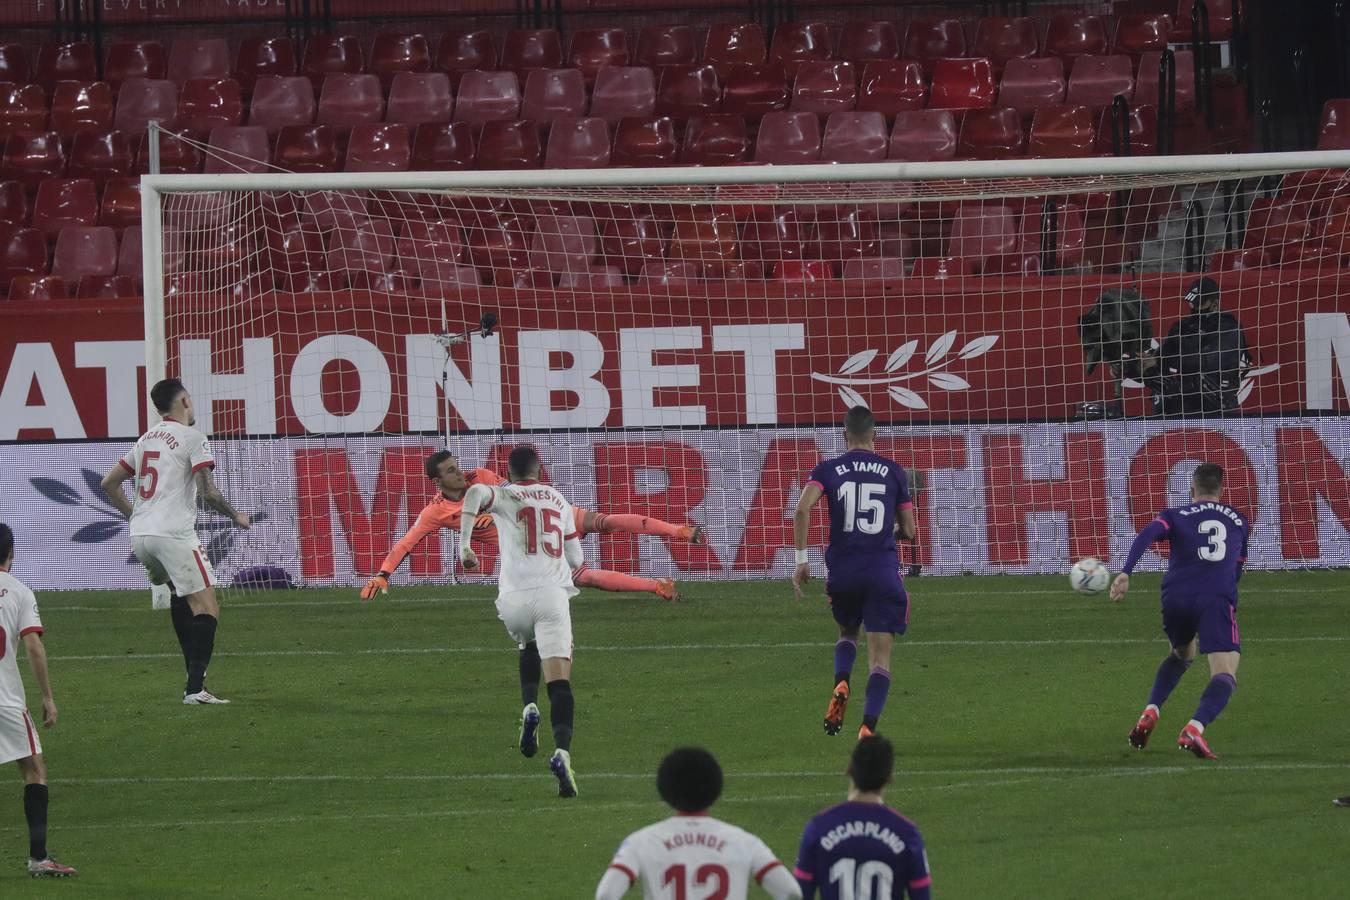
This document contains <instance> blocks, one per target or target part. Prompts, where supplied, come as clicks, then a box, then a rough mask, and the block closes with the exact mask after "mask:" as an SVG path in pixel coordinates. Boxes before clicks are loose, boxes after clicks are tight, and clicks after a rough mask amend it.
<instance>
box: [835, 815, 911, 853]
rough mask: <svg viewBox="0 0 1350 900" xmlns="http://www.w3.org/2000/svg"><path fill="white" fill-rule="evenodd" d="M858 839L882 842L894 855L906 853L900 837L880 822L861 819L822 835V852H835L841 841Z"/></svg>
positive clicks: (844, 823) (843, 823)
mask: <svg viewBox="0 0 1350 900" xmlns="http://www.w3.org/2000/svg"><path fill="white" fill-rule="evenodd" d="M857 837H862V838H871V839H872V840H874V841H880V842H881V843H883V844H885V845H886V846H887V847H889V848H890V850H891V852H892V853H896V854H899V853H903V852H905V842H904V840H903V839H902V838H901V837H900V835H898V834H896V833H895V832H894V831H891V829H889V828H887V827H886V826H885V825H882V824H880V823H879V822H867V821H863V820H861V819H855V820H853V821H852V822H841V823H840V824H838V825H836V826H834V827H833V828H831V829H830V830H829V831H827V832H825V833H824V834H822V835H821V836H820V847H821V849H822V850H833V849H834V848H835V847H836V846H837V845H838V844H839V842H840V841H846V840H848V839H849V838H857Z"/></svg>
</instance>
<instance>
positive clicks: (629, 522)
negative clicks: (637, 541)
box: [595, 513, 683, 538]
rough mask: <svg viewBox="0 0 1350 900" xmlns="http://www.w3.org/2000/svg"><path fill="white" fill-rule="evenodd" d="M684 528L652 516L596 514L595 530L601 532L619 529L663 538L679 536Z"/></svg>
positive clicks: (606, 532)
mask: <svg viewBox="0 0 1350 900" xmlns="http://www.w3.org/2000/svg"><path fill="white" fill-rule="evenodd" d="M682 530H683V529H682V528H681V526H679V525H672V524H671V523H669V522H662V521H661V520H660V519H654V518H652V517H651V516H636V515H628V514H615V515H609V514H606V513H596V514H595V531H597V532H599V533H600V534H613V533H614V532H616V531H619V532H625V533H627V534H654V535H657V536H658V537H663V538H678V537H679V536H680V534H681V532H682Z"/></svg>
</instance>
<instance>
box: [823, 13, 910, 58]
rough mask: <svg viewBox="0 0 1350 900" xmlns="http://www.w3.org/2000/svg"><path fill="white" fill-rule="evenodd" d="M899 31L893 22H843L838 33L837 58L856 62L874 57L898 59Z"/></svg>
mask: <svg viewBox="0 0 1350 900" xmlns="http://www.w3.org/2000/svg"><path fill="white" fill-rule="evenodd" d="M899 56H900V32H898V31H897V30H896V28H895V23H894V22H863V21H851V22H845V23H844V28H843V31H842V32H841V33H840V35H839V53H838V58H839V59H848V60H852V61H853V62H856V63H862V62H869V61H871V60H874V59H898V58H899Z"/></svg>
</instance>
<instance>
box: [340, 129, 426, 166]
mask: <svg viewBox="0 0 1350 900" xmlns="http://www.w3.org/2000/svg"><path fill="white" fill-rule="evenodd" d="M411 164H412V143H411V139H410V136H409V134H408V126H407V125H399V124H377V125H357V126H356V127H354V128H353V129H352V133H351V136H350V137H349V138H348V139H347V161H346V162H345V163H344V164H343V167H342V171H344V172H406V171H407V170H408V166H410V165H411Z"/></svg>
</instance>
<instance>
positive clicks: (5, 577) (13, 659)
mask: <svg viewBox="0 0 1350 900" xmlns="http://www.w3.org/2000/svg"><path fill="white" fill-rule="evenodd" d="M26 634H42V619H41V618H39V617H38V608H37V599H36V598H34V597H33V592H32V591H30V590H29V589H28V585H26V584H24V583H23V582H22V581H19V579H17V578H15V577H14V576H13V575H11V574H9V573H8V572H0V763H7V762H13V761H14V760H16V759H25V758H27V757H29V756H37V755H38V754H39V753H41V752H42V743H41V742H40V741H39V740H38V736H37V728H36V727H34V725H33V718H32V717H31V716H30V715H28V699H27V697H26V696H25V695H24V690H23V679H21V678H20V677H19V647H20V646H21V645H22V644H23V637H24V635H26Z"/></svg>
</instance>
